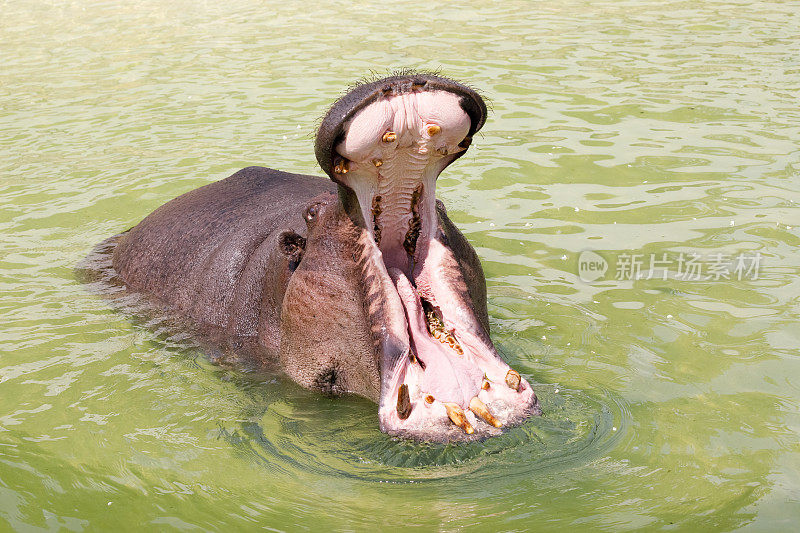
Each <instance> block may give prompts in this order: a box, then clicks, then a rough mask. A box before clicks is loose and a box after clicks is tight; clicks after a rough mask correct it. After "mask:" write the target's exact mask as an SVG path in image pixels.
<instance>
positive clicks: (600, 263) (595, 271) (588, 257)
mask: <svg viewBox="0 0 800 533" xmlns="http://www.w3.org/2000/svg"><path fill="white" fill-rule="evenodd" d="M606 270H608V263H607V262H606V260H605V259H603V257H602V256H601V255H599V254H597V253H595V252H593V251H591V250H584V251H583V252H581V255H579V256H578V277H579V278H581V280H583V281H585V282H586V283H591V282H593V281H597V280H598V279H600V278H602V277H603V274H605V273H606Z"/></svg>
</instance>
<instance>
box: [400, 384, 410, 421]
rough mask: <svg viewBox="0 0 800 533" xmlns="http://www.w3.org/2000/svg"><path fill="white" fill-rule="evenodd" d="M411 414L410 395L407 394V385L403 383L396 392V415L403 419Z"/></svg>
mask: <svg viewBox="0 0 800 533" xmlns="http://www.w3.org/2000/svg"><path fill="white" fill-rule="evenodd" d="M409 415H411V396H409V394H408V385H406V384H405V383H403V384H402V385H400V390H399V391H398V393H397V416H399V417H400V420H405V419H406V418H408V417H409Z"/></svg>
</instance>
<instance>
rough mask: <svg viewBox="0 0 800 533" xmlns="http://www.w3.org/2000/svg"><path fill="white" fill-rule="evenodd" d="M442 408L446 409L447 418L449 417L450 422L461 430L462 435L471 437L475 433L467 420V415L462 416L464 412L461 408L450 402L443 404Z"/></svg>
mask: <svg viewBox="0 0 800 533" xmlns="http://www.w3.org/2000/svg"><path fill="white" fill-rule="evenodd" d="M444 407H445V409H447V416H448V417H450V420H451V421H452V422H453V424H455V425H457V426H458V427H460V428H461V429H463V430H464V433H466V434H467V435H472V434H473V433H474V432H475V429H474V428H473V427H472V425H471V424H470V423H469V421H468V420H467V415H465V414H464V410H463V409H462V408H460V407H459V406H458V405H457V404H455V403H452V402H447V403H445V404H444Z"/></svg>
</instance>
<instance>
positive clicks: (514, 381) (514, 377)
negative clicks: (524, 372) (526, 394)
mask: <svg viewBox="0 0 800 533" xmlns="http://www.w3.org/2000/svg"><path fill="white" fill-rule="evenodd" d="M521 381H522V378H521V377H520V375H519V372H517V371H516V370H514V369H513V368H512V369H511V370H509V371H508V373H507V374H506V385H508V386H509V387H511V388H512V389H514V390H515V391H517V392H519V384H520V382H521Z"/></svg>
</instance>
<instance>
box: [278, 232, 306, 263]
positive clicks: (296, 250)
mask: <svg viewBox="0 0 800 533" xmlns="http://www.w3.org/2000/svg"><path fill="white" fill-rule="evenodd" d="M278 249H279V250H280V251H281V253H282V254H283V255H285V256H286V257H288V258H289V268H290V269H292V270H294V269H295V268H297V265H298V264H299V263H300V259H302V257H303V251H304V250H305V249H306V239H305V237H303V236H301V235H299V234H298V233H296V232H294V231H292V230H287V231H284V232H283V233H281V234H280V236H279V237H278Z"/></svg>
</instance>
